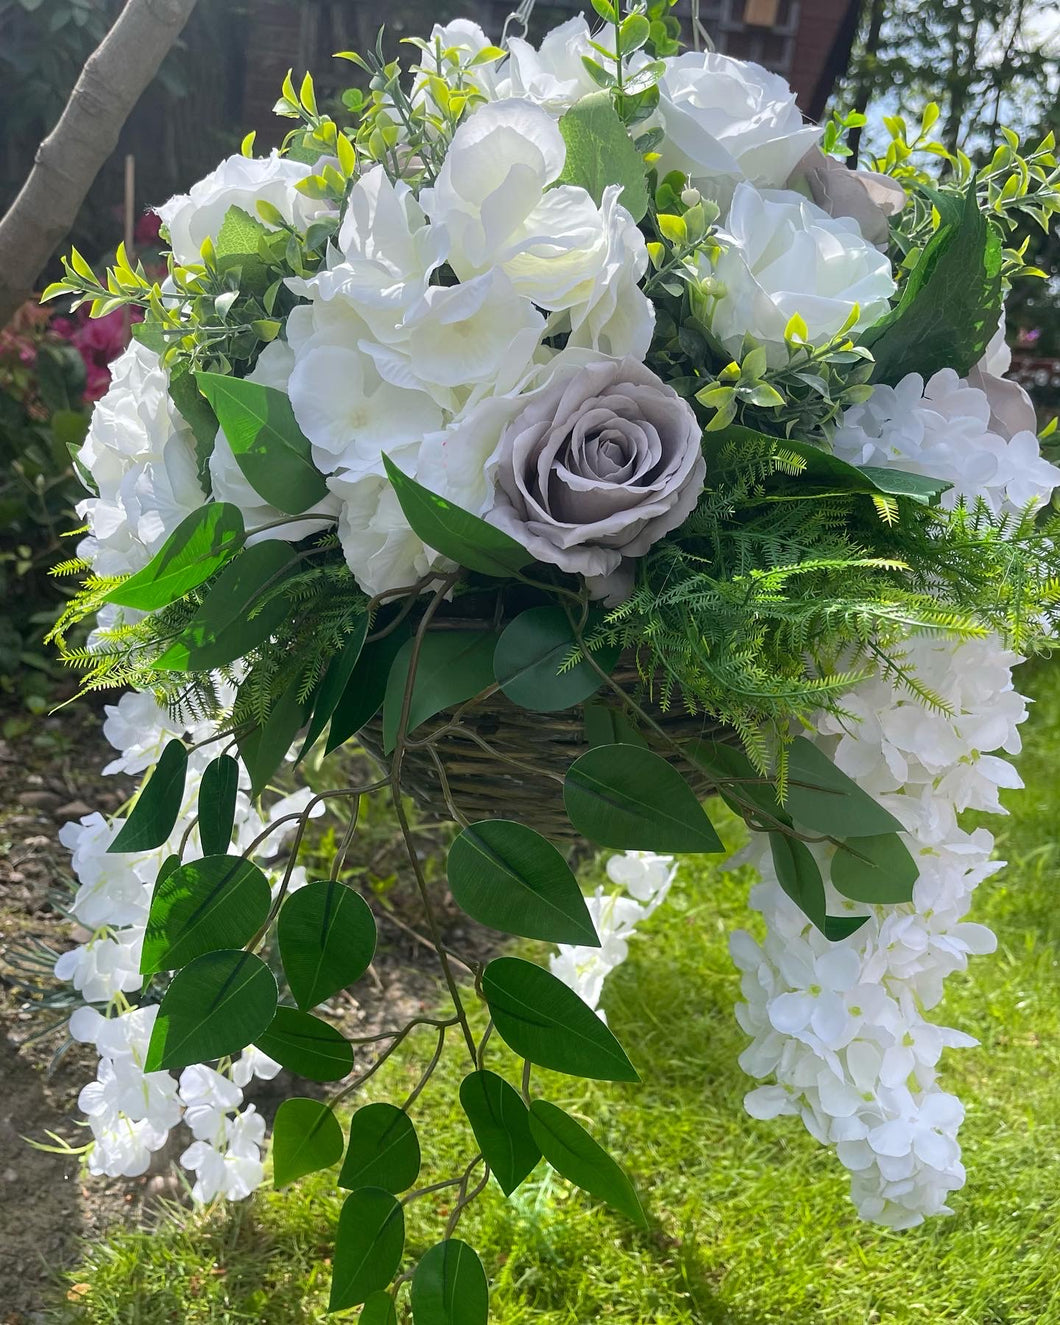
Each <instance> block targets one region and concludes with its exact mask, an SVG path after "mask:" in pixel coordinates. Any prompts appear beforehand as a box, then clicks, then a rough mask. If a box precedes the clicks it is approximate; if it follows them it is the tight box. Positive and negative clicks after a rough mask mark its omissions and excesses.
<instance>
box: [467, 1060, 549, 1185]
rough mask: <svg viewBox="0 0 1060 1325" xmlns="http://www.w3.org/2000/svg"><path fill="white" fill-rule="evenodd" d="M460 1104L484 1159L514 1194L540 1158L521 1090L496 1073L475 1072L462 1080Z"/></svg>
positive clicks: (501, 1182) (539, 1151) (494, 1174)
mask: <svg viewBox="0 0 1060 1325" xmlns="http://www.w3.org/2000/svg"><path fill="white" fill-rule="evenodd" d="M460 1103H461V1105H462V1106H463V1109H464V1112H465V1113H466V1114H467V1119H468V1122H469V1123H470V1124H471V1130H472V1131H473V1132H474V1134H475V1140H476V1141H477V1142H478V1148H479V1150H481V1151H482V1157H483V1159H484V1160H485V1161H486V1163H487V1164H488V1165H489V1166H490V1170H491V1172H492V1173H493V1176H494V1177H495V1178H496V1179H497V1181H498V1182H499V1183H500V1187H501V1191H502V1192H503V1193H504V1194H505V1196H511V1194H512V1192H514V1191H515V1189H516V1187H518V1186H519V1184H520V1183H521V1182H522V1181H523V1179H524V1178H526V1177H527V1176H528V1175H529V1174H530V1173H532V1172H533V1170H534V1167H535V1166H536V1164H537V1161H538V1160H539V1159H540V1158H541V1148H540V1146H539V1145H538V1144H537V1142H536V1141H535V1140H534V1138H533V1136H532V1135H531V1132H530V1114H529V1112H528V1111H527V1108H526V1105H525V1104H524V1103H523V1101H522V1100H521V1099H520V1097H519V1092H518V1091H517V1090H516V1089H515V1088H514V1087H513V1086H510V1085H509V1084H508V1082H507V1081H505V1080H504V1078H503V1077H499V1076H497V1074H496V1073H495V1072H486V1071H481V1072H472V1073H471V1075H470V1076H466V1077H465V1078H464V1079H463V1081H462V1082H461V1083H460Z"/></svg>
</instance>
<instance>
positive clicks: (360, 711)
mask: <svg viewBox="0 0 1060 1325" xmlns="http://www.w3.org/2000/svg"><path fill="white" fill-rule="evenodd" d="M408 637H409V628H408V626H407V625H406V624H405V623H404V622H402V623H401V624H400V625H399V626H396V627H395V628H394V629H393V630H391V631H390V633H389V634H387V635H383V636H382V637H381V638H380V639H377V640H373V641H372V642H371V643H370V644H369V643H366V644H365V646H364V648H363V649H362V651H361V656H360V657H359V658H358V659H357V665H356V666H355V667H354V669H353V675H352V676H351V677H350V679H349V681H348V682H347V684H346V689H345V690H344V691H343V692H342V698H341V699H340V700H339V702H338V704H337V705H336V706H335V712H334V713H333V714H332V715H331V728H330V730H329V731H328V739H327V743H326V744H325V746H324V751H325V753H326V754H330V753H331V752H332V750H336V749H338V747H339V746H340V745H345V743H346V742H347V741H348V740H349V739H350V737H351V736H355V735H356V734H357V732H359V731H360V730H361V728H362V727H363V726H364V724H365V723H366V722H370V721H371V720H372V718H374V717H375V715H376V714H377V713H378V712H379V710H380V709H381V708H382V707H383V696H384V695H385V694H386V683H387V678H388V677H389V676H390V669H391V668H392V667H393V665H394V659H395V658H396V657H397V655H398V653H400V651H401V646H402V645H403V644H404V643H405V641H406V640H407V639H408Z"/></svg>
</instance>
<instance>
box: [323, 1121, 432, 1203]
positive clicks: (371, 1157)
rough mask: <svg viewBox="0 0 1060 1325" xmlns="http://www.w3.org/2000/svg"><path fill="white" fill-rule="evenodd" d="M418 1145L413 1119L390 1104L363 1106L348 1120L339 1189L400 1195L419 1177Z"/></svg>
mask: <svg viewBox="0 0 1060 1325" xmlns="http://www.w3.org/2000/svg"><path fill="white" fill-rule="evenodd" d="M419 1171H420V1143H419V1139H418V1138H417V1136H416V1129H415V1127H413V1125H412V1119H411V1118H410V1117H409V1116H408V1114H407V1113H405V1111H404V1110H403V1109H399V1108H397V1107H396V1106H395V1105H393V1104H385V1103H382V1102H380V1103H378V1104H365V1105H363V1106H362V1107H361V1108H360V1109H358V1110H357V1112H356V1113H355V1114H354V1115H353V1118H352V1119H351V1121H350V1144H349V1147H348V1148H347V1150H346V1158H345V1160H344V1161H343V1164H342V1169H341V1170H340V1172H339V1186H340V1187H382V1188H383V1189H384V1190H385V1191H388V1192H393V1193H394V1194H395V1195H396V1194H397V1193H398V1192H403V1191H405V1190H406V1188H408V1187H411V1186H412V1184H413V1183H414V1182H415V1181H416V1178H417V1177H418V1176H419Z"/></svg>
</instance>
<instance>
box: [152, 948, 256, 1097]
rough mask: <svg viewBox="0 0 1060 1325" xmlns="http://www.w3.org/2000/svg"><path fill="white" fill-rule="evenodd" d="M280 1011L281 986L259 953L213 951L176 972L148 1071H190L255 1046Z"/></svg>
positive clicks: (161, 1011) (157, 1021) (155, 1034)
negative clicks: (278, 989)
mask: <svg viewBox="0 0 1060 1325" xmlns="http://www.w3.org/2000/svg"><path fill="white" fill-rule="evenodd" d="M275 1011H276V981H275V980H274V979H273V976H272V972H271V971H270V970H269V968H268V967H267V966H266V965H265V963H264V962H263V961H262V960H261V958H260V957H255V956H254V954H253V953H250V952H243V951H241V950H234V951H233V950H223V951H221V952H208V953H206V954H205V955H204V956H202V957H196V958H195V960H194V961H193V962H190V963H189V964H188V965H187V966H185V967H184V968H183V970H180V971H178V972H177V973H176V975H175V976H174V977H173V979H172V981H171V982H170V986H169V988H168V989H167V990H166V992H165V993H164V994H163V996H162V1001H161V1003H160V1004H159V1007H158V1016H157V1018H156V1019H155V1027H154V1031H153V1032H152V1034H151V1043H150V1045H149V1046H148V1049H147V1058H146V1061H145V1062H144V1071H145V1072H157V1071H158V1070H159V1069H162V1068H166V1069H168V1068H179V1067H187V1066H188V1065H189V1064H190V1063H204V1062H209V1060H210V1059H213V1058H223V1057H225V1056H226V1055H227V1054H236V1053H238V1052H239V1051H240V1049H245V1048H246V1047H247V1045H248V1044H252V1043H253V1042H254V1041H255V1040H256V1039H257V1037H258V1036H259V1035H260V1034H261V1032H262V1031H263V1030H264V1029H265V1028H266V1027H267V1026H268V1024H269V1023H270V1022H271V1021H272V1018H273V1014H274V1013H275Z"/></svg>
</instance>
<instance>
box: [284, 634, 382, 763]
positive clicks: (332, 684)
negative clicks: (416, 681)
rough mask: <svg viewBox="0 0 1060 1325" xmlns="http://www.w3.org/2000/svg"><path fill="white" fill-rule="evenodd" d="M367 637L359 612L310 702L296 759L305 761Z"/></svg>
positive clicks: (341, 691)
mask: <svg viewBox="0 0 1060 1325" xmlns="http://www.w3.org/2000/svg"><path fill="white" fill-rule="evenodd" d="M367 634H368V613H367V612H362V613H361V615H360V617H359V618H358V620H357V621H356V623H355V624H354V627H353V629H352V630H351V631H350V633H349V634H348V635H347V636H346V639H345V642H344V643H343V646H342V648H341V649H340V650H339V652H338V653H337V654H335V656H334V657H333V658H332V660H331V662H330V663H328V669H327V671H326V672H325V673H324V675H323V677H322V679H321V682H320V685H319V686H318V687H317V690H316V697H315V698H314V700H313V716H312V718H311V719H310V722H309V727H308V729H307V731H306V734H305V740H304V741H303V742H302V748H301V750H299V752H298V758H299V760H302V759H304V758H305V756H306V753H307V752H308V750H309V749H310V747H311V746H312V745H313V743H314V742H315V741H316V739H317V737H318V736H319V735H320V733H321V732H322V731H323V730H324V728H325V727H326V726H327V724H328V721H329V719H330V718H331V715H332V714H333V713H334V712H335V709H336V708H337V706H338V704H339V701H340V700H341V699H342V696H343V694H344V693H345V691H346V687H347V685H348V684H349V681H350V677H351V676H352V675H353V669H354V668H355V667H356V666H357V662H358V659H359V658H360V656H361V650H362V649H363V648H364V640H365V636H366V635H367Z"/></svg>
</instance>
